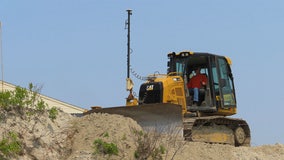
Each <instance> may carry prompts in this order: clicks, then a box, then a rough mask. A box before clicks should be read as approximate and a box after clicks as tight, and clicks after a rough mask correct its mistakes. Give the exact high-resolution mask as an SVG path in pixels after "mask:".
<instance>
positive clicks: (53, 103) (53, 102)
mask: <svg viewBox="0 0 284 160" xmlns="http://www.w3.org/2000/svg"><path fill="white" fill-rule="evenodd" d="M15 88H16V85H13V84H10V83H7V82H3V81H1V80H0V91H1V90H3V91H7V90H8V91H11V90H14V89H15ZM40 97H41V98H42V99H43V100H44V101H45V103H47V104H48V106H50V107H56V108H58V109H61V110H62V111H64V112H66V113H70V114H73V115H80V114H82V113H83V112H85V111H87V110H86V109H84V108H80V107H78V106H74V105H72V104H69V103H66V102H62V101H60V100H57V99H54V98H51V97H48V96H45V95H42V94H40Z"/></svg>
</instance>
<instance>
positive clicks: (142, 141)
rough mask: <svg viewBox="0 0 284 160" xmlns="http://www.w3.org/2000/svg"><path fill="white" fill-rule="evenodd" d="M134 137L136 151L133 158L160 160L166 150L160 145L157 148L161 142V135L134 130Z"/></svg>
mask: <svg viewBox="0 0 284 160" xmlns="http://www.w3.org/2000/svg"><path fill="white" fill-rule="evenodd" d="M134 135H135V136H136V142H137V149H136V151H135V153H134V157H135V158H136V159H138V160H144V159H148V158H149V157H152V159H155V160H162V154H165V152H166V148H165V147H164V146H162V145H160V146H158V142H159V141H160V140H161V133H158V132H154V131H153V132H148V133H144V132H142V131H137V130H134Z"/></svg>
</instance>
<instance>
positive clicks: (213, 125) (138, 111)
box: [84, 51, 251, 146]
mask: <svg viewBox="0 0 284 160" xmlns="http://www.w3.org/2000/svg"><path fill="white" fill-rule="evenodd" d="M231 64H232V61H231V59H230V58H228V57H226V56H220V55H216V54H210V53H201V52H191V51H183V52H179V53H175V52H171V53H169V54H168V63H167V66H168V68H167V74H152V75H149V76H148V77H147V79H146V81H145V82H144V83H143V84H141V86H140V90H139V98H138V99H136V98H134V96H133V95H132V87H130V88H129V90H130V94H129V96H128V98H127V99H126V106H120V107H110V108H95V109H92V110H89V111H88V112H86V113H84V114H91V113H93V112H97V113H109V114H119V115H123V116H126V117H130V118H132V119H134V120H135V121H137V123H138V124H140V125H141V126H142V127H143V128H145V129H149V128H155V129H156V131H158V132H166V131H165V128H166V127H170V128H171V130H176V131H178V130H181V133H182V136H183V138H184V139H185V140H187V141H193V142H207V143H219V144H230V145H234V146H250V140H251V136H250V129H249V126H248V124H247V122H246V121H245V120H243V119H239V118H231V117H229V116H232V115H235V114H236V113H237V102H236V94H235V88H234V79H233V74H232V71H231ZM195 68H199V69H200V71H201V74H204V75H205V76H206V77H207V83H206V85H204V86H203V87H202V88H200V89H199V90H198V95H199V100H198V102H197V103H196V104H195V103H193V94H192V93H191V92H190V90H189V89H188V88H187V83H188V82H189V81H190V79H191V78H192V77H193V76H194V74H195V73H194V70H195ZM128 83H130V84H131V82H129V81H128Z"/></svg>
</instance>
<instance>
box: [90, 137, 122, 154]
mask: <svg viewBox="0 0 284 160" xmlns="http://www.w3.org/2000/svg"><path fill="white" fill-rule="evenodd" d="M94 148H95V150H96V151H95V154H96V153H103V154H108V155H118V148H117V145H116V144H114V143H107V142H104V141H103V140H102V139H96V140H95V141H94Z"/></svg>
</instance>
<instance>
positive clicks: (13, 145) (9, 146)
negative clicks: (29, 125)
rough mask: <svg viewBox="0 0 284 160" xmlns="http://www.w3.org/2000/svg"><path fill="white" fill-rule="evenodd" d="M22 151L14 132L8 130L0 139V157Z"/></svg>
mask: <svg viewBox="0 0 284 160" xmlns="http://www.w3.org/2000/svg"><path fill="white" fill-rule="evenodd" d="M21 151H22V145H21V142H20V141H19V138H18V135H17V134H16V133H15V132H9V133H8V134H7V135H6V136H4V137H3V139H2V140H1V141H0V158H1V159H4V157H13V156H16V155H18V154H20V152H21Z"/></svg>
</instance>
